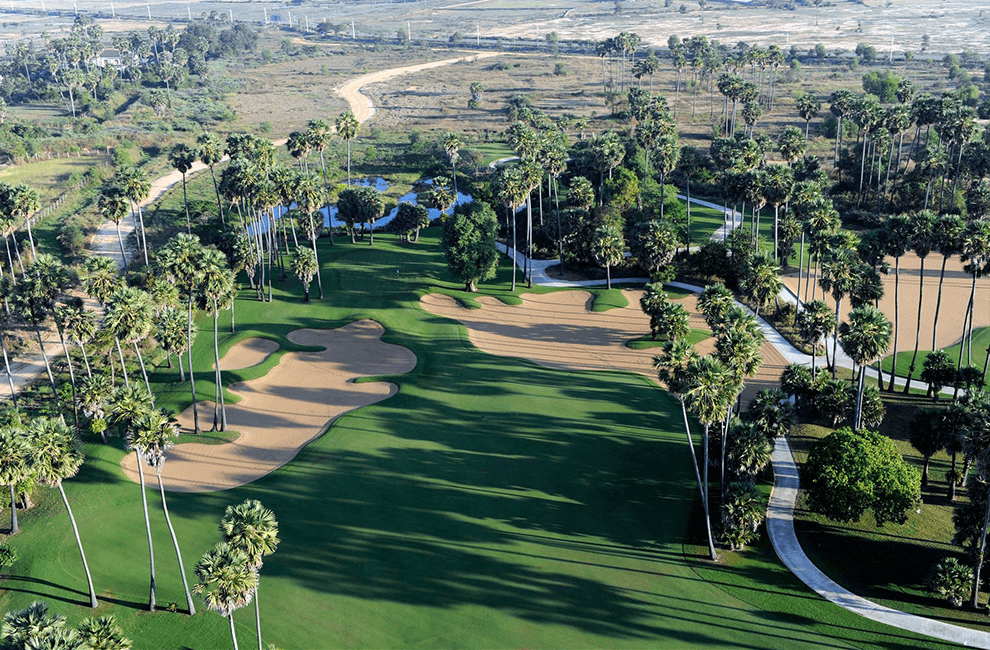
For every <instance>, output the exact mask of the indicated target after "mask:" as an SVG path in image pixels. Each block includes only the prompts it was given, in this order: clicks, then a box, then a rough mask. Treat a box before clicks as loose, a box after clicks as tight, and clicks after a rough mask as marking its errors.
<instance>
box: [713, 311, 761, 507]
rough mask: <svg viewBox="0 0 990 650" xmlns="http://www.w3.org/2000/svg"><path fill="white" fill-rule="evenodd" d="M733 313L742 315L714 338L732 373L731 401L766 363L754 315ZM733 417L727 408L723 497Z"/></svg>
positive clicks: (721, 476)
mask: <svg viewBox="0 0 990 650" xmlns="http://www.w3.org/2000/svg"><path fill="white" fill-rule="evenodd" d="M732 313H733V314H739V316H740V317H739V318H736V319H734V320H733V321H732V322H730V323H728V326H727V327H726V328H725V329H724V330H723V331H722V332H720V333H719V335H718V338H717V340H716V342H715V356H716V358H717V359H718V360H719V361H721V362H722V364H723V365H724V366H725V367H726V368H727V369H728V370H729V373H730V375H731V390H732V391H733V392H732V396H731V400H730V401H738V400H739V397H740V395H741V394H742V390H743V387H744V385H745V380H746V378H747V377H752V376H753V375H755V374H756V371H757V370H759V368H760V366H761V365H762V363H763V355H762V354H761V353H760V344H761V343H762V342H763V338H764V337H763V332H762V331H760V328H759V325H758V324H757V322H756V319H755V318H753V317H752V316H750V315H749V314H746V313H745V312H741V310H733V312H732ZM727 389H729V387H727ZM730 420H731V417H730V413H728V412H727V413H726V414H725V421H724V426H723V429H722V449H721V452H722V453H721V470H722V471H721V474H720V481H721V489H722V497H723V499H724V498H725V490H726V488H727V487H728V483H727V481H726V473H725V455H726V450H727V449H728V444H727V443H728V436H729V432H730Z"/></svg>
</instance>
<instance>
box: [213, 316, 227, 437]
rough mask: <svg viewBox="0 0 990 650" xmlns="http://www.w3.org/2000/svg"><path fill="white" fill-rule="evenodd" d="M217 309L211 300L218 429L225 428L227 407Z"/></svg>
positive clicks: (224, 429) (223, 429) (222, 429)
mask: <svg viewBox="0 0 990 650" xmlns="http://www.w3.org/2000/svg"><path fill="white" fill-rule="evenodd" d="M218 315H219V311H218V309H217V301H216V299H214V300H213V359H214V364H215V366H214V367H215V368H216V369H217V394H218V395H219V397H220V430H221V431H226V430H227V409H226V406H225V404H224V399H223V374H222V373H221V372H220V346H219V338H218V336H217V316H218Z"/></svg>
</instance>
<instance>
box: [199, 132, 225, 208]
mask: <svg viewBox="0 0 990 650" xmlns="http://www.w3.org/2000/svg"><path fill="white" fill-rule="evenodd" d="M196 155H197V156H199V159H200V160H201V161H203V164H204V165H206V166H207V167H209V168H210V177H211V178H212V179H213V191H214V192H216V195H217V210H219V211H220V223H221V224H222V225H224V226H226V225H227V222H226V220H225V219H224V216H223V200H222V199H221V198H220V186H219V185H218V184H217V174H216V171H215V170H214V168H213V166H214V165H216V164H217V163H218V162H220V161H221V160H223V144H222V143H221V142H220V138H218V137H217V136H216V134H215V133H210V132H209V131H203V132H202V133H200V134H199V135H198V136H197V137H196Z"/></svg>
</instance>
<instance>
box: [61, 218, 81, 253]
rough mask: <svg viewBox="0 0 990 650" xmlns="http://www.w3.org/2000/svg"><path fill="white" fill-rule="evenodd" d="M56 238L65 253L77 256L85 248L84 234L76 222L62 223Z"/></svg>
mask: <svg viewBox="0 0 990 650" xmlns="http://www.w3.org/2000/svg"><path fill="white" fill-rule="evenodd" d="M56 239H57V240H58V243H59V245H61V246H62V250H63V251H65V253H66V254H67V255H72V256H78V255H81V254H82V252H83V251H84V250H85V249H86V235H85V234H84V233H83V231H82V228H80V227H79V226H78V225H77V224H74V223H66V224H62V226H61V227H60V228H59V231H58V235H57V236H56Z"/></svg>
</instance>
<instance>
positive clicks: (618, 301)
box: [591, 289, 629, 311]
mask: <svg viewBox="0 0 990 650" xmlns="http://www.w3.org/2000/svg"><path fill="white" fill-rule="evenodd" d="M592 295H593V298H592V300H593V301H594V302H592V303H591V311H608V310H610V309H622V308H623V307H628V306H629V300H628V299H627V298H626V296H625V295H624V294H623V293H622V289H605V290H601V291H594V292H592Z"/></svg>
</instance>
